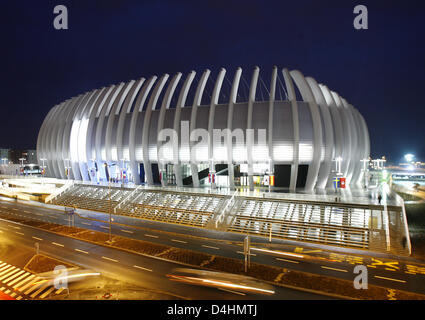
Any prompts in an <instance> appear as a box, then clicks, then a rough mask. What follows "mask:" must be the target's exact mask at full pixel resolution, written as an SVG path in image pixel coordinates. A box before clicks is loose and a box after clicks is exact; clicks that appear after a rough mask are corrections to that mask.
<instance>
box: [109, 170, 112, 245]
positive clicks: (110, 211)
mask: <svg viewBox="0 0 425 320" xmlns="http://www.w3.org/2000/svg"><path fill="white" fill-rule="evenodd" d="M109 242H112V198H111V176H109Z"/></svg>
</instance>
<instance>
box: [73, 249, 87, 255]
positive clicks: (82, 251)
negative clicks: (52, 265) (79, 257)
mask: <svg viewBox="0 0 425 320" xmlns="http://www.w3.org/2000/svg"><path fill="white" fill-rule="evenodd" d="M74 250H75V251H78V252H81V253H85V254H89V253H88V252H87V251H84V250H80V249H74Z"/></svg>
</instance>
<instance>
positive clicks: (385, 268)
mask: <svg viewBox="0 0 425 320" xmlns="http://www.w3.org/2000/svg"><path fill="white" fill-rule="evenodd" d="M385 270H388V271H397V270H396V269H390V268H385Z"/></svg>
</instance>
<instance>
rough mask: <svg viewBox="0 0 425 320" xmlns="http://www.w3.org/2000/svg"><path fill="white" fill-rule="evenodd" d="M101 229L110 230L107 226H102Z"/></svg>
mask: <svg viewBox="0 0 425 320" xmlns="http://www.w3.org/2000/svg"><path fill="white" fill-rule="evenodd" d="M100 227H101V228H103V229H109V227H107V226H100Z"/></svg>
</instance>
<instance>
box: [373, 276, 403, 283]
mask: <svg viewBox="0 0 425 320" xmlns="http://www.w3.org/2000/svg"><path fill="white" fill-rule="evenodd" d="M374 277H375V278H378V279H384V280H390V281H397V282H402V283H405V282H406V281H404V280H400V279H393V278H386V277H381V276H374Z"/></svg>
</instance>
